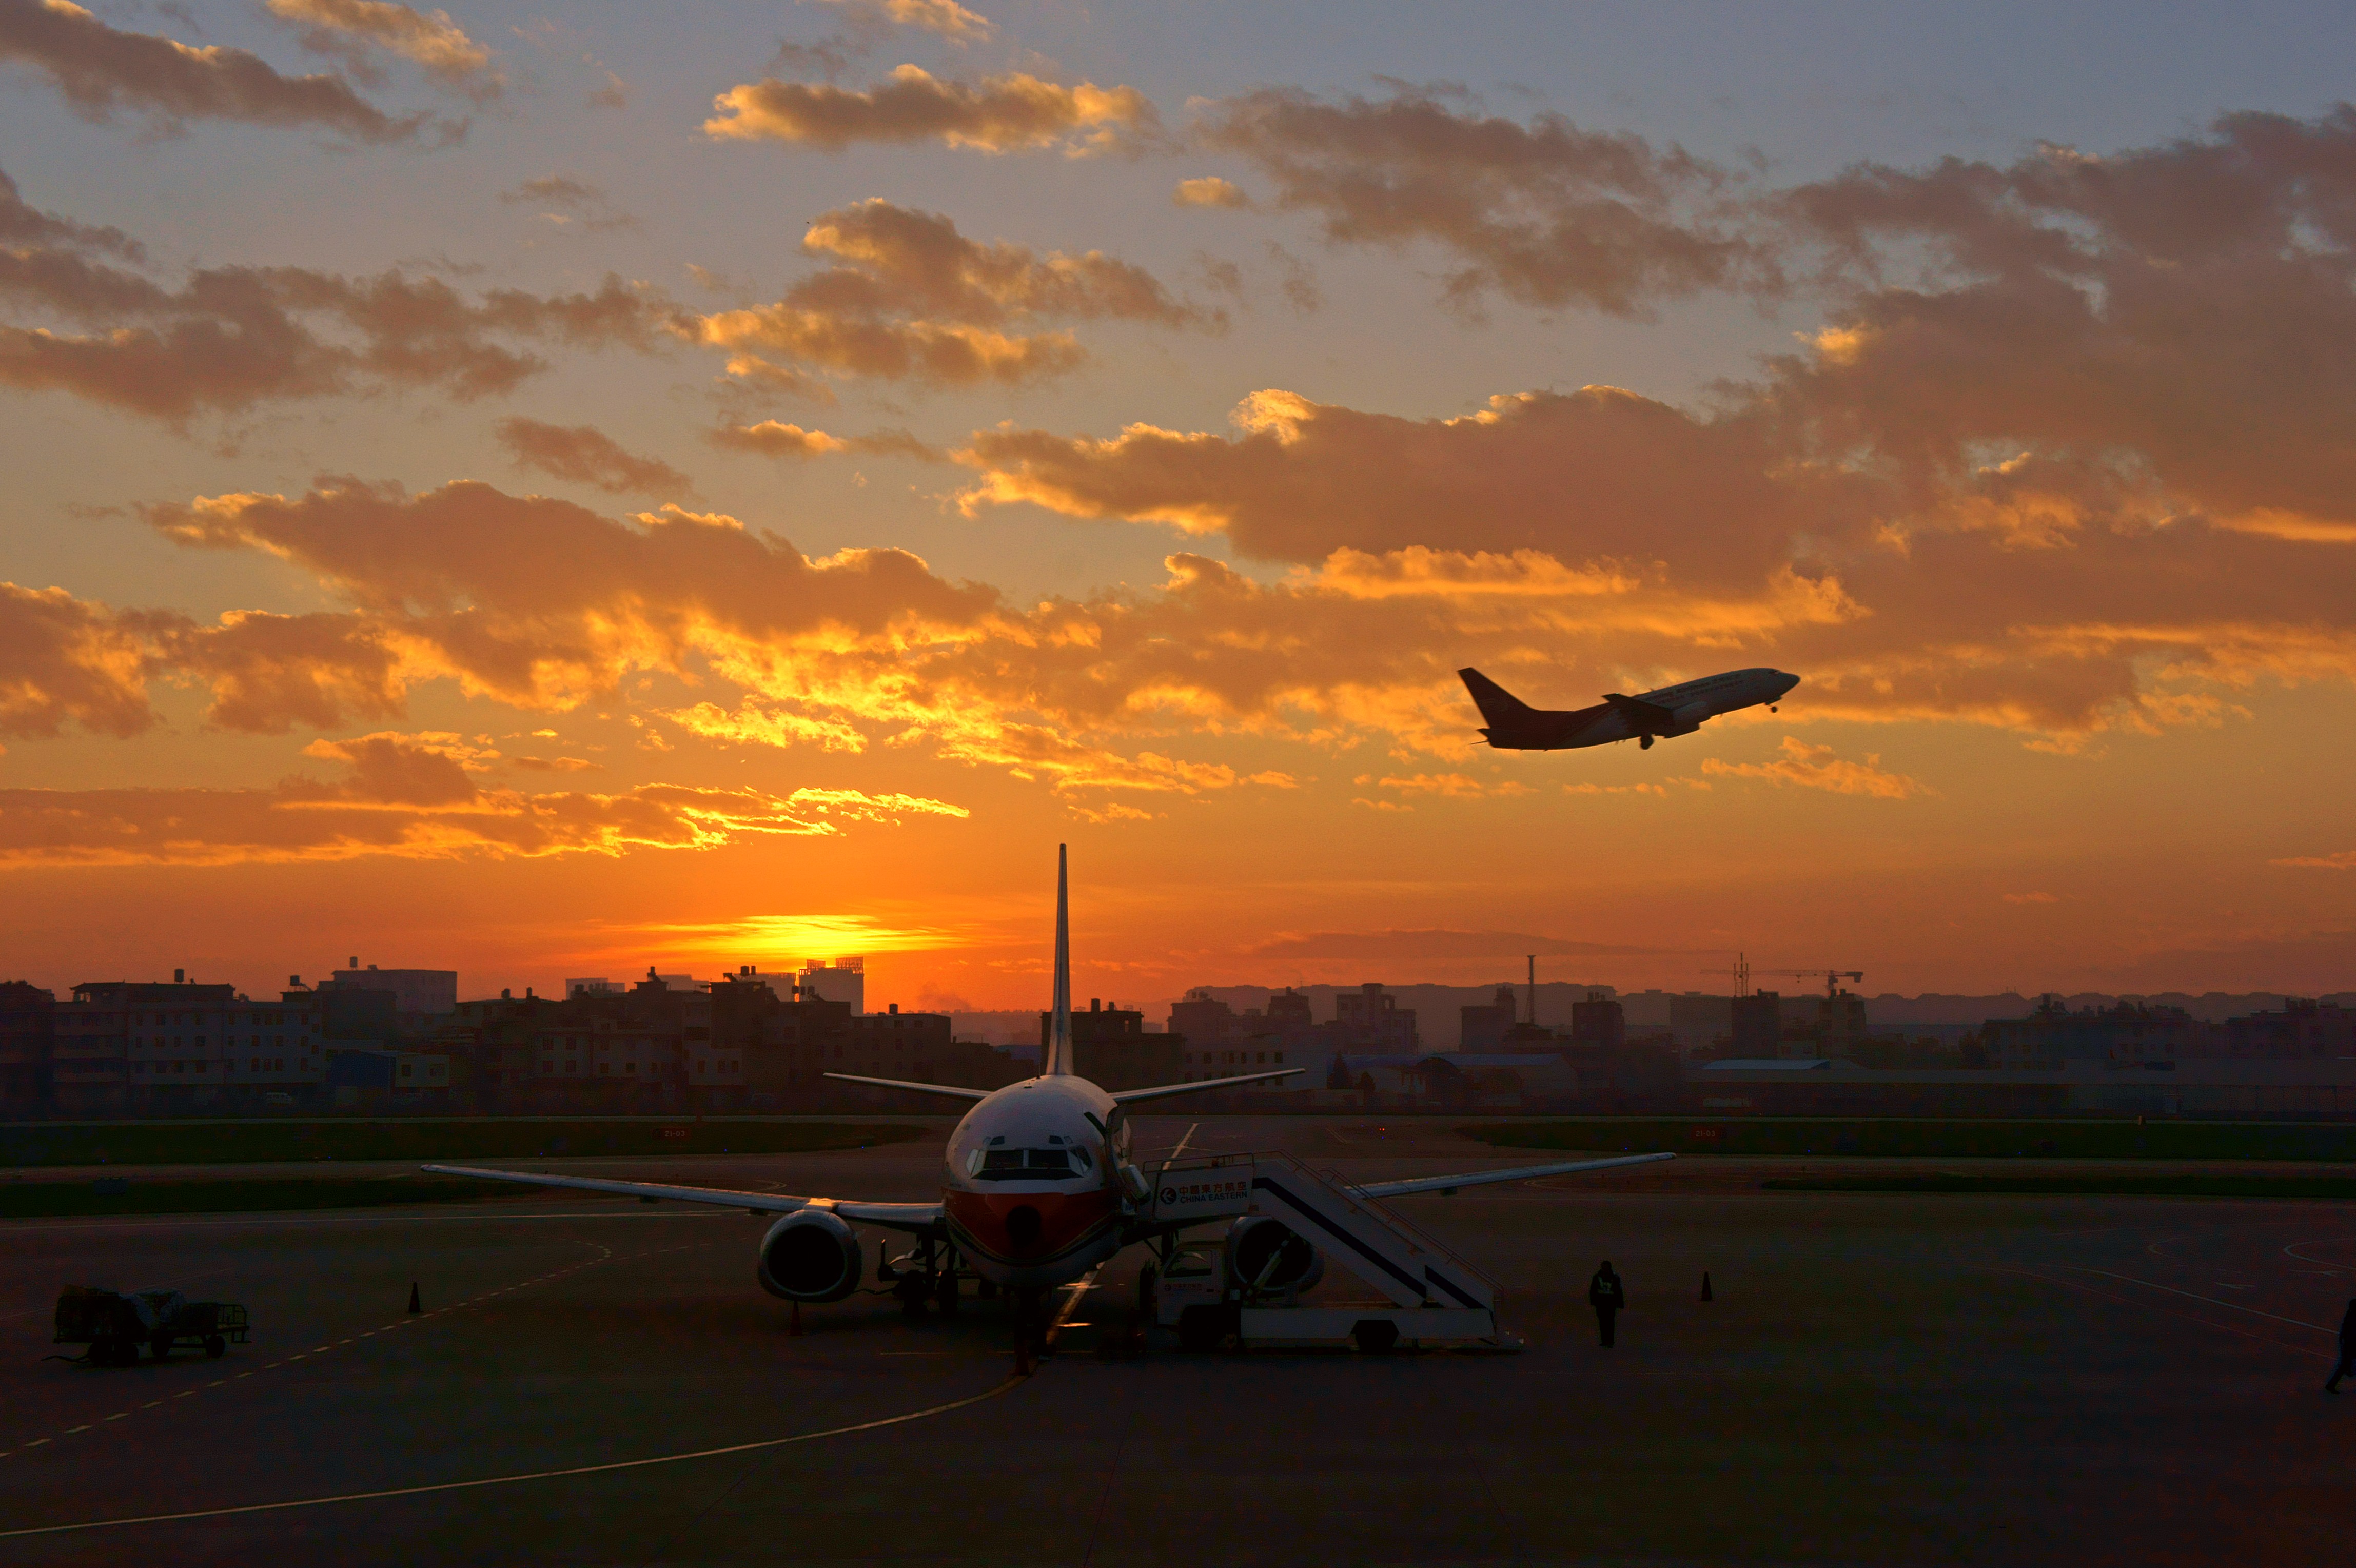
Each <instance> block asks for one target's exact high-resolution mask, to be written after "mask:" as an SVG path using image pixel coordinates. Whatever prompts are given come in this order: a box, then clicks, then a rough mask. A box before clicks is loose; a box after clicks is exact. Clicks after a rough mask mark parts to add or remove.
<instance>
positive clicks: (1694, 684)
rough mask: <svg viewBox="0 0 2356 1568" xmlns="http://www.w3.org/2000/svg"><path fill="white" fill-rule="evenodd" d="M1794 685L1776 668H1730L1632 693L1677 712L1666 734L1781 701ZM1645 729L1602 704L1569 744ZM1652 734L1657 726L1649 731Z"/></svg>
mask: <svg viewBox="0 0 2356 1568" xmlns="http://www.w3.org/2000/svg"><path fill="white" fill-rule="evenodd" d="M1798 684H1799V678H1798V677H1797V676H1794V675H1787V674H1785V673H1784V672H1783V671H1781V670H1768V669H1758V670H1729V671H1725V672H1724V673H1723V674H1719V675H1705V676H1703V677H1702V678H1701V679H1700V680H1698V681H1680V682H1677V683H1676V685H1674V686H1662V687H1659V688H1656V689H1655V690H1654V691H1650V692H1638V693H1634V695H1635V698H1636V700H1637V701H1638V702H1640V703H1650V704H1651V705H1652V706H1654V707H1656V708H1664V709H1666V710H1667V711H1668V712H1669V713H1671V714H1676V718H1677V724H1676V727H1675V728H1674V729H1671V730H1669V731H1667V732H1665V733H1667V734H1669V735H1690V734H1692V733H1693V732H1694V731H1695V730H1696V729H1698V728H1699V727H1700V726H1701V725H1702V724H1703V723H1704V722H1706V721H1707V720H1709V719H1714V718H1717V717H1718V716H1719V715H1720V714H1730V713H1733V712H1735V711H1736V710H1737V709H1740V708H1755V707H1758V706H1760V705H1762V703H1775V702H1780V701H1782V700H1783V694H1784V693H1787V692H1789V691H1790V690H1791V689H1792V688H1793V687H1794V686H1796V685H1798ZM1652 733H1654V734H1655V735H1659V734H1662V733H1664V732H1662V731H1658V730H1655V731H1653V732H1652ZM1643 734H1644V725H1642V724H1641V723H1638V722H1636V721H1633V720H1632V719H1631V718H1630V717H1629V716H1628V715H1627V714H1623V713H1622V712H1620V711H1619V710H1618V709H1615V708H1611V707H1609V706H1607V707H1606V708H1605V709H1604V710H1603V711H1602V712H1601V713H1598V714H1596V715H1595V716H1594V717H1593V718H1592V719H1590V720H1589V721H1588V722H1587V724H1586V725H1583V726H1582V727H1581V728H1580V731H1579V734H1578V738H1577V739H1576V740H1575V741H1574V742H1573V743H1572V744H1574V745H1577V746H1608V745H1610V744H1611V743H1612V742H1613V741H1620V740H1633V739H1636V738H1637V737H1638V736H1641V735H1643Z"/></svg>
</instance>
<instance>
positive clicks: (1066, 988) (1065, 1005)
mask: <svg viewBox="0 0 2356 1568" xmlns="http://www.w3.org/2000/svg"><path fill="white" fill-rule="evenodd" d="M1068 850H1069V846H1067V845H1065V844H1060V843H1059V844H1057V845H1056V846H1055V1015H1054V1017H1053V1020H1052V1021H1051V1023H1050V1025H1049V1027H1048V1034H1047V1059H1046V1060H1045V1061H1044V1062H1041V1063H1040V1064H1039V1076H1040V1077H1042V1078H1069V1077H1071V1076H1072V894H1071V879H1070V873H1069V871H1068V868H1067V867H1068V860H1067V856H1068Z"/></svg>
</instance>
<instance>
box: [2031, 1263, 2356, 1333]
mask: <svg viewBox="0 0 2356 1568" xmlns="http://www.w3.org/2000/svg"><path fill="white" fill-rule="evenodd" d="M2052 1266H2053V1267H2054V1268H2057V1269H2068V1270H2070V1271H2071V1272H2072V1273H2080V1274H2100V1275H2101V1276H2102V1277H2103V1278H2104V1279H2106V1280H2124V1281H2126V1283H2128V1284H2131V1285H2142V1286H2144V1287H2145V1288H2146V1289H2147V1290H2164V1291H2166V1292H2167V1293H2168V1294H2170V1295H2180V1296H2185V1297H2187V1298H2189V1299H2190V1300H2193V1301H2205V1302H2207V1303H2208V1304H2209V1305H2211V1306H2222V1307H2225V1308H2227V1309H2228V1310H2230V1311H2233V1312H2246V1313H2248V1314H2249V1315H2250V1316H2252V1317H2264V1318H2267V1319H2270V1320H2272V1321H2273V1322H2276V1323H2287V1324H2289V1325H2290V1326H2292V1327H2293V1328H2311V1329H2313V1330H2315V1332H2317V1333H2318V1334H2330V1333H2334V1332H2336V1330H2333V1329H2329V1328H2326V1327H2325V1326H2323V1325H2322V1324H2320V1323H2309V1322H2307V1321H2306V1320H2305V1319H2303V1318H2297V1317H2282V1316H2277V1315H2276V1314H2274V1313H2271V1312H2260V1311H2259V1310H2258V1309H2257V1308H2256V1307H2254V1306H2244V1305H2242V1304H2241V1303H2240V1302H2238V1301H2223V1300H2220V1299H2219V1298H2218V1297H2216V1296H2213V1295H2202V1294H2201V1293H2200V1292H2198V1291H2190V1290H2179V1289H2177V1288H2176V1287H2175V1286H2174V1285H2164V1284H2161V1283H2159V1282H2158V1280H2139V1279H2137V1278H2136V1277H2135V1276H2134V1275H2133V1274H2115V1273H2111V1272H2110V1271H2109V1270H2108V1269H2088V1268H2082V1267H2080V1266H2079V1265H2078V1264H2076V1263H2055V1264H2053V1265H2052Z"/></svg>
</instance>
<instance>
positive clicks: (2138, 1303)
mask: <svg viewBox="0 0 2356 1568" xmlns="http://www.w3.org/2000/svg"><path fill="white" fill-rule="evenodd" d="M1996 1272H1997V1273H2003V1274H2018V1275H2019V1276H2020V1277H2021V1278H2022V1279H2025V1280H2035V1281H2036V1282H2037V1283H2039V1284H2042V1285H2057V1286H2059V1287H2061V1289H2063V1290H2073V1291H2076V1292H2078V1293H2079V1294H2081V1295H2091V1296H2097V1297H2100V1298H2101V1299H2102V1300H2104V1301H2115V1302H2117V1303H2118V1304H2119V1305H2121V1306H2131V1307H2134V1308H2136V1310H2138V1311H2141V1312H2157V1313H2161V1314H2164V1315H2166V1316H2169V1317H2179V1318H2182V1319H2183V1320H2184V1321H2185V1322H2187V1323H2197V1324H2199V1325H2200V1326H2201V1327H2203V1328H2209V1329H2215V1330H2217V1331H2219V1332H2222V1333H2225V1334H2231V1335H2233V1336H2235V1337H2239V1338H2243V1339H2254V1340H2256V1341H2257V1342H2258V1343H2259V1344H2261V1345H2265V1346H2270V1347H2272V1348H2275V1349H2276V1350H2287V1351H2289V1352H2290V1353H2291V1354H2293V1355H2295V1356H2326V1355H2327V1354H2328V1353H2327V1352H2325V1351H2321V1350H2311V1349H2309V1348H2307V1347H2306V1346H2304V1345H2286V1344H2285V1343H2284V1342H2283V1341H2281V1340H2279V1339H2277V1338H2276V1337H2274V1336H2273V1335H2271V1334H2257V1333H2254V1332H2252V1331H2251V1330H2249V1329H2247V1328H2236V1327H2235V1326H2233V1325H2232V1324H2230V1323H2217V1322H2213V1321H2211V1319H2209V1318H2206V1317H2196V1316H2193V1315H2192V1314H2191V1313H2189V1312H2179V1311H2178V1310H2177V1309H2176V1308H2174V1307H2172V1306H2162V1305H2158V1303H2156V1302H2150V1301H2145V1300H2141V1299H2139V1298H2137V1297H2136V1296H2131V1295H2121V1294H2118V1292H2116V1291H2108V1290H2097V1289H2095V1288H2094V1286H2093V1285H2089V1284H2081V1283H2078V1282H2077V1281H2076V1280H2057V1279H2055V1278H2054V1277H2053V1276H2052V1275H2051V1274H2040V1273H2037V1272H2036V1271H2035V1270H2034V1269H2024V1268H2020V1267H2018V1266H2015V1265H2008V1264H1998V1265H1997V1266H1996ZM2217 1305H2220V1306H2231V1305H2233V1304H2232V1303H2231V1302H2219V1303H2218V1304H2217Z"/></svg>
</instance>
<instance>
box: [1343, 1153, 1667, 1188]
mask: <svg viewBox="0 0 2356 1568" xmlns="http://www.w3.org/2000/svg"><path fill="white" fill-rule="evenodd" d="M1674 1159H1676V1155H1612V1157H1611V1158H1610V1159H1608V1160H1571V1161H1569V1162H1567V1163H1565V1164H1562V1165H1518V1166H1515V1168H1514V1169H1512V1170H1503V1171H1471V1172H1468V1173H1466V1174H1465V1175H1463V1176H1411V1177H1409V1178H1408V1180H1406V1181H1370V1182H1367V1183H1365V1185H1364V1186H1362V1187H1352V1188H1351V1189H1350V1190H1351V1191H1353V1192H1359V1193H1364V1194H1365V1196H1366V1197H1408V1195H1409V1194H1412V1193H1418V1192H1454V1191H1455V1190H1456V1189H1457V1188H1458V1187H1487V1186H1489V1185H1490V1184H1491V1183H1493V1182H1501V1181H1529V1180H1532V1179H1534V1178H1535V1177H1537V1176H1576V1175H1578V1174H1579V1173H1580V1171H1607V1170H1610V1169H1612V1167H1614V1166H1616V1165H1651V1164H1653V1163H1654V1162H1655V1161H1656V1160H1674Z"/></svg>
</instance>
